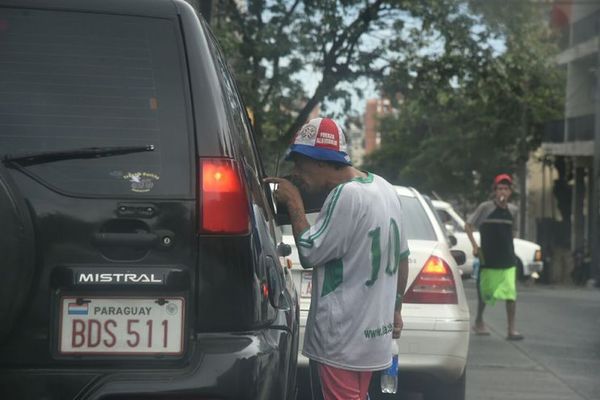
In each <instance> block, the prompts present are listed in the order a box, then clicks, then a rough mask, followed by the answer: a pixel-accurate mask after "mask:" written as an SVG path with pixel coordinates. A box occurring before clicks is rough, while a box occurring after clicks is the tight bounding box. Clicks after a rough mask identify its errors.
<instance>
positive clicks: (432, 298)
mask: <svg viewBox="0 0 600 400" xmlns="http://www.w3.org/2000/svg"><path fill="white" fill-rule="evenodd" d="M404 303H419V304H457V303H458V297H457V296H456V285H455V283H454V277H453V276H452V270H451V269H450V266H449V265H448V264H447V263H446V262H445V261H444V260H442V259H441V258H439V257H436V256H431V257H429V259H428V260H427V262H426V263H425V266H423V269H421V272H419V275H417V278H416V279H415V281H414V282H413V284H412V285H411V286H410V288H409V289H408V290H407V291H406V294H405V295H404Z"/></svg>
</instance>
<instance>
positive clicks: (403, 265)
mask: <svg viewBox="0 0 600 400" xmlns="http://www.w3.org/2000/svg"><path fill="white" fill-rule="evenodd" d="M407 280H408V258H405V259H404V260H402V261H400V264H399V265H398V288H397V289H396V300H395V306H394V331H393V334H392V337H393V338H394V339H398V338H399V337H400V333H401V332H402V328H403V326H404V321H402V300H403V297H404V291H405V290H406V282H407Z"/></svg>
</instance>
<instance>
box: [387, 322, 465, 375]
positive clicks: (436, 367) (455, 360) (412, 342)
mask: <svg viewBox="0 0 600 400" xmlns="http://www.w3.org/2000/svg"><path fill="white" fill-rule="evenodd" d="M443 326H444V325H442V324H439V325H438V324H436V328H438V327H439V328H442V327H443ZM439 328H438V329H436V330H410V329H406V330H403V331H402V337H401V338H400V339H399V340H398V347H399V349H400V354H399V355H398V367H399V370H400V372H399V374H400V376H401V375H402V374H403V373H407V372H410V373H411V375H414V374H416V375H423V376H430V377H433V378H435V379H438V380H441V381H443V382H447V383H450V382H454V381H456V380H457V379H458V378H459V377H460V376H461V375H462V373H463V371H464V369H465V366H466V364H467V354H468V351H469V322H468V321H457V322H456V323H454V324H452V326H450V329H458V330H441V329H439Z"/></svg>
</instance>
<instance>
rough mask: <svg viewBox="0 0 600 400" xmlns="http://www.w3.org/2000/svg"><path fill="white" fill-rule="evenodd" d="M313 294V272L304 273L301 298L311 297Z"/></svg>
mask: <svg viewBox="0 0 600 400" xmlns="http://www.w3.org/2000/svg"><path fill="white" fill-rule="evenodd" d="M311 292H312V271H311V272H302V283H301V285H300V297H304V298H307V297H310V293H311Z"/></svg>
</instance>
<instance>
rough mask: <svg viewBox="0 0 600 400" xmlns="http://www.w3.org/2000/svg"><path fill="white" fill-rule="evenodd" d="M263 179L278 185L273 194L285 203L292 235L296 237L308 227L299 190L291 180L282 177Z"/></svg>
mask: <svg viewBox="0 0 600 400" xmlns="http://www.w3.org/2000/svg"><path fill="white" fill-rule="evenodd" d="M264 181H265V182H266V183H275V184H277V185H278V186H277V189H275V192H274V193H273V194H274V195H275V199H276V200H277V201H278V202H280V203H283V204H285V205H286V207H287V211H288V215H289V217H290V222H291V224H292V231H293V232H294V237H295V238H296V239H298V238H299V237H300V235H301V234H302V232H305V231H306V230H307V229H308V228H310V225H309V223H308V220H307V219H306V215H305V212H304V202H303V201H302V196H300V191H299V190H298V188H297V187H296V186H295V185H294V184H293V183H292V182H290V181H288V180H287V179H284V178H265V180H264Z"/></svg>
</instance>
